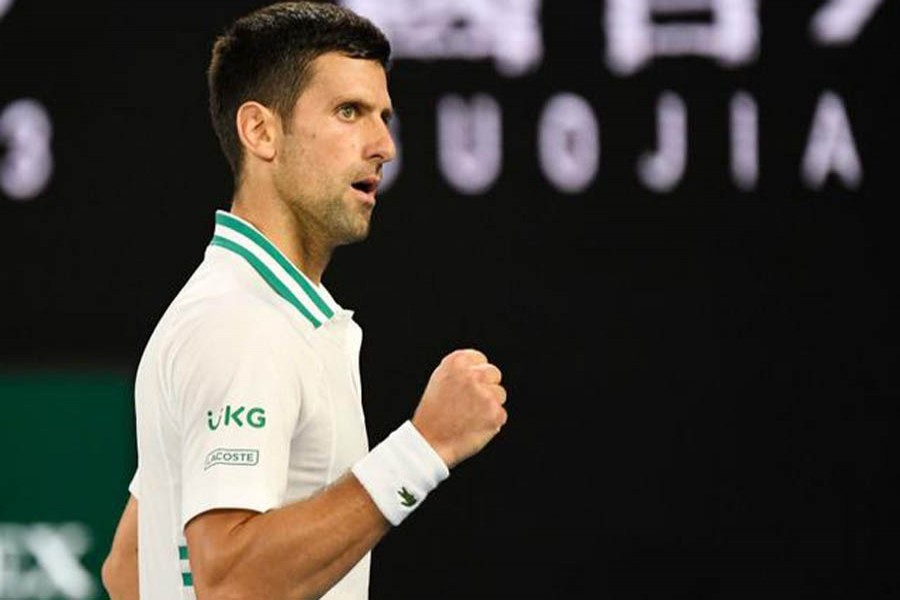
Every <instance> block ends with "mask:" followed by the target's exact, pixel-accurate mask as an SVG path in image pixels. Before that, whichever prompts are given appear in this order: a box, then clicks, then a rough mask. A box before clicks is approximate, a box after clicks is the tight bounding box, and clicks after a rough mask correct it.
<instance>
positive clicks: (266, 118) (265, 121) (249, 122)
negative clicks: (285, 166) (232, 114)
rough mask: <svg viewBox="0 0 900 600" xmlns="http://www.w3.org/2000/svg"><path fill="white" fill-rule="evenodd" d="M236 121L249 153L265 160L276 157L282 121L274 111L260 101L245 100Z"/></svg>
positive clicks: (242, 141) (239, 134)
mask: <svg viewBox="0 0 900 600" xmlns="http://www.w3.org/2000/svg"><path fill="white" fill-rule="evenodd" d="M236 121H237V122H236V123H235V125H236V126H237V132H238V137H239V138H240V139H241V144H242V145H243V146H244V149H245V150H246V151H247V152H248V153H250V154H252V155H254V156H256V157H258V158H260V159H261V160H265V161H270V160H272V159H273V158H275V149H276V144H275V141H276V138H277V136H278V134H279V132H280V121H279V119H278V116H277V115H276V114H275V113H274V112H272V111H271V110H270V109H268V108H267V107H265V106H263V105H262V104H260V103H259V102H253V101H249V102H244V103H243V104H241V106H240V108H238V111H237V120H236Z"/></svg>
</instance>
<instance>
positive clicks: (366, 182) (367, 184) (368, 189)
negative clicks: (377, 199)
mask: <svg viewBox="0 0 900 600" xmlns="http://www.w3.org/2000/svg"><path fill="white" fill-rule="evenodd" d="M350 185H351V187H353V189H355V190H359V191H360V192H362V193H364V194H374V193H375V190H377V189H378V178H377V177H366V178H365V179H360V180H359V181H354V182H353V183H351V184H350Z"/></svg>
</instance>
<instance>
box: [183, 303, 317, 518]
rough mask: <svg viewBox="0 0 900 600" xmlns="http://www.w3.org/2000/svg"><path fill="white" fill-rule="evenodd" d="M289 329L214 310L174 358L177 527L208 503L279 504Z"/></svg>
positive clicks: (291, 418) (288, 425)
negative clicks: (178, 475) (178, 463)
mask: <svg viewBox="0 0 900 600" xmlns="http://www.w3.org/2000/svg"><path fill="white" fill-rule="evenodd" d="M290 327H291V326H290V324H289V323H287V322H286V321H285V319H284V317H283V316H282V315H280V314H274V315H272V314H266V313H265V311H260V310H258V309H257V310H251V309H249V308H248V309H247V310H244V311H237V312H236V313H233V314H226V315H222V314H217V313H216V312H215V311H213V312H212V313H211V314H210V315H209V316H207V317H205V318H204V319H203V322H202V323H201V324H200V325H199V326H198V327H196V328H195V329H194V330H192V331H191V333H190V335H189V336H188V338H187V341H186V343H185V344H184V345H183V346H182V348H181V349H180V351H179V352H178V353H177V354H176V355H175V356H174V360H173V361H172V363H171V369H172V389H173V392H174V398H175V400H176V402H175V406H173V412H174V414H175V415H176V418H178V419H179V420H180V424H181V444H182V447H181V458H182V464H181V481H182V490H181V491H182V493H181V518H182V526H185V525H186V524H187V523H188V521H190V520H191V519H192V518H193V517H195V516H196V515H198V514H200V513H202V512H205V511H207V510H211V509H215V508H238V509H249V510H254V511H258V512H265V511H267V510H270V509H272V508H275V507H277V506H280V505H281V504H282V503H283V501H284V497H285V492H286V489H287V477H288V463H289V457H290V448H291V439H292V437H293V434H294V428H295V426H296V422H297V415H298V413H299V409H300V404H301V395H302V394H301V388H302V386H301V381H300V375H299V374H298V365H297V362H298V361H302V360H304V359H303V357H301V356H300V354H301V353H302V352H303V347H302V346H301V347H298V343H297V341H298V336H297V334H296V333H295V332H294V333H291V329H290ZM306 360H308V358H307V359H306Z"/></svg>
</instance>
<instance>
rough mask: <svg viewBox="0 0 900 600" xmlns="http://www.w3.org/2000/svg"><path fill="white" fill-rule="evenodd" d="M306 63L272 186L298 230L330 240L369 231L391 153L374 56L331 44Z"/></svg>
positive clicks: (345, 240) (387, 112) (386, 101)
mask: <svg viewBox="0 0 900 600" xmlns="http://www.w3.org/2000/svg"><path fill="white" fill-rule="evenodd" d="M311 67H312V77H311V79H310V81H309V83H308V84H307V86H306V88H305V89H304V90H303V91H302V92H301V94H300V97H299V98H298V99H297V102H296V104H295V105H294V112H293V114H292V115H291V118H290V124H289V126H286V127H285V128H284V129H285V135H284V137H283V138H282V143H281V145H280V148H279V152H278V154H277V156H276V168H275V186H276V189H277V192H278V194H279V196H280V197H281V199H282V200H283V201H285V202H286V203H287V204H288V206H289V207H290V208H291V210H292V211H293V212H294V214H296V215H297V217H298V220H299V222H300V223H302V225H303V228H304V234H305V235H306V236H311V237H312V238H314V240H315V241H316V242H317V243H320V244H323V245H325V246H328V247H332V248H333V247H335V246H339V245H342V244H349V243H352V242H356V241H359V240H362V239H365V237H366V236H367V235H368V232H369V222H370V219H371V217H372V210H373V209H374V207H375V188H376V186H377V185H378V183H379V182H380V180H381V166H382V164H383V163H385V162H387V161H389V160H391V159H393V158H394V156H395V154H396V148H395V146H394V142H393V140H392V139H391V134H390V131H389V129H388V120H389V118H390V116H391V110H392V109H391V99H390V96H389V95H388V90H387V77H386V75H385V72H384V69H383V68H382V66H381V65H380V64H379V63H378V62H377V61H373V60H365V59H357V58H349V57H347V56H344V55H342V54H338V53H334V52H331V53H328V54H323V55H322V56H319V57H318V58H316V59H315V60H314V61H313V63H312V65H311ZM310 241H313V239H310Z"/></svg>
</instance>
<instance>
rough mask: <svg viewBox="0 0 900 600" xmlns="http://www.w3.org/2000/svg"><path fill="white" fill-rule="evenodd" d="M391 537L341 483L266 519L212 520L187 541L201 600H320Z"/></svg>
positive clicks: (229, 516)
mask: <svg viewBox="0 0 900 600" xmlns="http://www.w3.org/2000/svg"><path fill="white" fill-rule="evenodd" d="M389 530H390V524H389V523H388V521H387V520H386V519H385V518H384V516H383V515H382V514H381V512H380V511H379V510H378V508H377V507H376V505H375V504H374V503H373V501H372V499H371V497H370V496H369V495H368V493H367V492H366V490H365V489H364V488H363V487H362V485H360V483H359V482H358V481H357V480H356V479H355V478H354V477H353V476H352V475H347V476H345V477H343V478H341V479H340V480H338V481H337V482H335V483H334V484H333V485H331V486H329V487H328V488H326V489H324V490H322V491H321V492H319V493H318V494H316V495H314V496H313V497H311V498H309V499H307V500H303V501H300V502H295V503H293V504H289V505H286V506H284V507H281V508H278V509H274V510H271V511H268V512H265V513H261V514H260V513H249V512H248V513H245V515H244V517H242V518H237V519H235V514H234V511H223V512H219V513H216V512H213V513H208V514H205V515H202V516H201V518H200V519H197V520H196V521H195V522H191V523H189V524H188V527H187V528H186V535H187V540H188V545H189V548H190V550H189V551H190V555H191V565H192V568H193V569H194V585H195V588H196V591H197V596H198V598H199V599H200V600H215V599H216V598H220V597H227V598H248V599H257V598H262V597H264V598H267V599H272V600H276V599H280V598H284V599H288V598H290V599H295V598H318V597H319V596H321V595H322V594H324V593H325V592H326V591H327V590H328V589H330V588H331V587H332V586H333V585H334V584H335V583H336V582H337V581H338V580H340V579H341V578H342V577H343V576H344V575H345V574H346V573H347V572H348V571H349V570H350V569H351V568H353V566H354V565H356V563H358V562H359V560H360V559H361V558H362V557H363V556H364V555H365V554H366V553H367V552H368V551H370V550H371V549H372V548H373V547H374V546H375V545H376V544H377V543H378V541H379V540H381V538H382V537H384V535H385V534H386V533H387V532H388V531H389Z"/></svg>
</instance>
